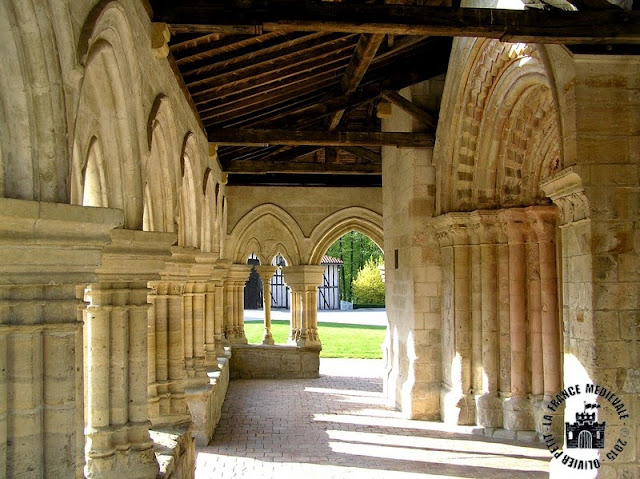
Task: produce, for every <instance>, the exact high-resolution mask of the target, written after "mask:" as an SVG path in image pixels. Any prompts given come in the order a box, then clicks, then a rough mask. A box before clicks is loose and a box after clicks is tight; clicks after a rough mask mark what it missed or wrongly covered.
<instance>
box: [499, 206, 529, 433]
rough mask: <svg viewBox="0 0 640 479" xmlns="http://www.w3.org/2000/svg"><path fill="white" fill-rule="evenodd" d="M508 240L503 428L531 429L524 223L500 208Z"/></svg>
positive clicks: (520, 214)
mask: <svg viewBox="0 0 640 479" xmlns="http://www.w3.org/2000/svg"><path fill="white" fill-rule="evenodd" d="M503 214H504V222H505V227H506V230H507V237H508V241H509V338H510V350H511V395H510V397H509V398H508V399H507V400H506V401H505V411H504V428H505V429H510V430H515V431H527V430H531V429H533V416H532V411H531V404H530V402H529V399H528V393H529V387H528V383H529V374H528V371H527V311H526V295H525V285H526V279H527V277H526V265H527V261H526V247H525V239H526V237H527V231H526V229H527V226H528V225H527V224H526V218H525V216H524V212H523V211H522V210H521V209H510V210H503Z"/></svg>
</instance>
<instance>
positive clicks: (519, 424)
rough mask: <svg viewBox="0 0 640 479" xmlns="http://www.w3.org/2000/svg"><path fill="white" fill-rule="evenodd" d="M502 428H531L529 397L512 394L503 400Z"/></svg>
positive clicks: (516, 429)
mask: <svg viewBox="0 0 640 479" xmlns="http://www.w3.org/2000/svg"><path fill="white" fill-rule="evenodd" d="M504 428H505V429H508V430H510V431H532V430H533V411H532V408H531V402H530V401H529V399H527V398H524V397H522V396H512V397H510V398H507V399H506V400H505V402H504Z"/></svg>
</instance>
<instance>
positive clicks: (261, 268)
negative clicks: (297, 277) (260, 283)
mask: <svg viewBox="0 0 640 479" xmlns="http://www.w3.org/2000/svg"><path fill="white" fill-rule="evenodd" d="M278 268H279V266H273V265H268V264H264V265H262V264H259V265H257V266H256V271H257V272H258V274H259V275H260V276H261V277H262V279H269V278H271V276H273V275H274V273H275V272H276V271H278Z"/></svg>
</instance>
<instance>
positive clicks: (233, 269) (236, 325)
mask: <svg viewBox="0 0 640 479" xmlns="http://www.w3.org/2000/svg"><path fill="white" fill-rule="evenodd" d="M251 268H252V267H251V266H250V265H246V264H232V265H231V266H230V268H229V272H228V274H227V279H226V282H225V289H226V292H227V294H226V300H227V315H228V318H227V321H226V322H225V333H226V336H227V340H228V341H229V342H230V343H231V344H234V343H235V344H247V338H246V336H245V335H244V285H245V283H246V282H247V280H248V279H249V274H251Z"/></svg>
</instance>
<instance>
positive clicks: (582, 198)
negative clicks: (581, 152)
mask: <svg viewBox="0 0 640 479" xmlns="http://www.w3.org/2000/svg"><path fill="white" fill-rule="evenodd" d="M540 189H541V190H542V191H544V194H545V195H547V196H548V197H549V198H551V201H553V202H554V203H555V204H556V205H558V207H559V208H560V223H561V224H569V223H573V222H576V221H580V220H583V219H585V218H587V217H588V216H589V212H590V208H589V200H588V199H587V196H586V194H585V191H584V186H583V184H582V178H581V176H580V169H579V167H577V166H570V167H568V168H565V169H564V170H562V171H560V172H559V173H557V174H556V175H554V176H552V177H551V178H549V179H547V180H545V181H543V182H542V183H540Z"/></svg>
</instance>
